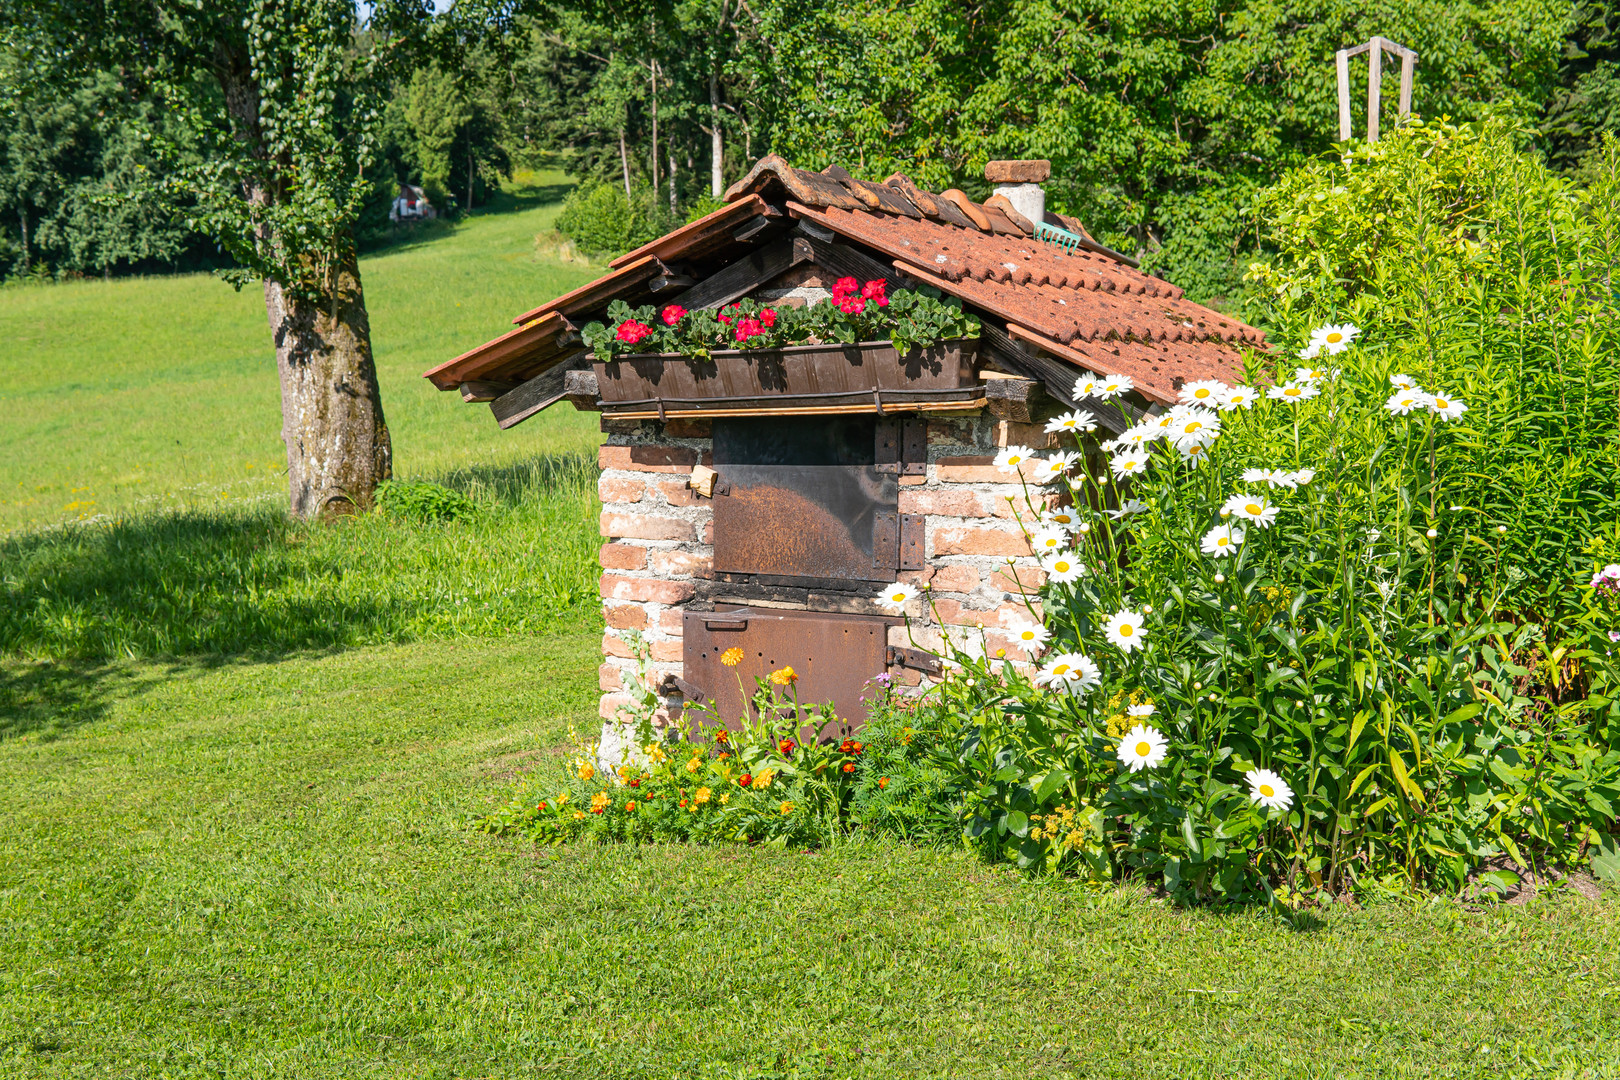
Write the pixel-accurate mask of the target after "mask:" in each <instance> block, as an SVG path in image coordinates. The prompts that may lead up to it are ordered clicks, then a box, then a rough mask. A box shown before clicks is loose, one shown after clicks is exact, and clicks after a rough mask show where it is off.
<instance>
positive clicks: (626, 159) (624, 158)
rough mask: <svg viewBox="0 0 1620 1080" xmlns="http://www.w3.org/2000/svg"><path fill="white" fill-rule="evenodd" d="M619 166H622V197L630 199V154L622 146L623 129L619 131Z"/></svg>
mask: <svg viewBox="0 0 1620 1080" xmlns="http://www.w3.org/2000/svg"><path fill="white" fill-rule="evenodd" d="M619 164H620V165H622V166H624V197H625V199H626V200H629V198H630V152H629V151H628V150H626V149H625V146H624V128H620V129H619Z"/></svg>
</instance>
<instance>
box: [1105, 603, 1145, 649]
mask: <svg viewBox="0 0 1620 1080" xmlns="http://www.w3.org/2000/svg"><path fill="white" fill-rule="evenodd" d="M1103 637H1104V638H1106V639H1107V641H1108V644H1110V645H1114V646H1117V647H1118V648H1119V651H1120V652H1125V653H1129V652H1134V651H1136V650H1137V649H1140V648H1141V647H1142V637H1143V634H1142V616H1141V615H1140V614H1138V613H1137V612H1134V611H1116V612H1114V613H1113V614H1112V615H1110V616H1108V623H1107V625H1106V626H1105V627H1104V628H1103Z"/></svg>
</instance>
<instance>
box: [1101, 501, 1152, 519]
mask: <svg viewBox="0 0 1620 1080" xmlns="http://www.w3.org/2000/svg"><path fill="white" fill-rule="evenodd" d="M1146 509H1147V503H1145V502H1143V501H1142V500H1141V499H1126V500H1125V501H1124V502H1122V503H1120V504H1119V507H1118V509H1115V510H1104V511H1103V513H1105V514H1107V515H1108V516H1109V517H1111V518H1113V519H1114V520H1115V521H1119V520H1120V519H1121V518H1128V517H1130V516H1131V515H1132V514H1140V513H1141V512H1142V511H1144V510H1146Z"/></svg>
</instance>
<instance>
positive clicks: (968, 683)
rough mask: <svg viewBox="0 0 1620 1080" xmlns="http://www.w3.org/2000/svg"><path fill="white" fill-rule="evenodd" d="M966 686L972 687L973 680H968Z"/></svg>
mask: <svg viewBox="0 0 1620 1080" xmlns="http://www.w3.org/2000/svg"><path fill="white" fill-rule="evenodd" d="M966 685H968V686H972V685H974V681H973V680H972V679H969V680H968V681H967V683H966Z"/></svg>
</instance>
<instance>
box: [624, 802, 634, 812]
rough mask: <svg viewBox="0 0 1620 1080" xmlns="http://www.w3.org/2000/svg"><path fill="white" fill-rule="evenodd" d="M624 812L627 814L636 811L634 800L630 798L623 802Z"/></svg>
mask: <svg viewBox="0 0 1620 1080" xmlns="http://www.w3.org/2000/svg"><path fill="white" fill-rule="evenodd" d="M624 812H625V813H627V814H633V813H635V812H636V804H635V800H633V799H632V800H631V801H630V802H627V803H625V804H624Z"/></svg>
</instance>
